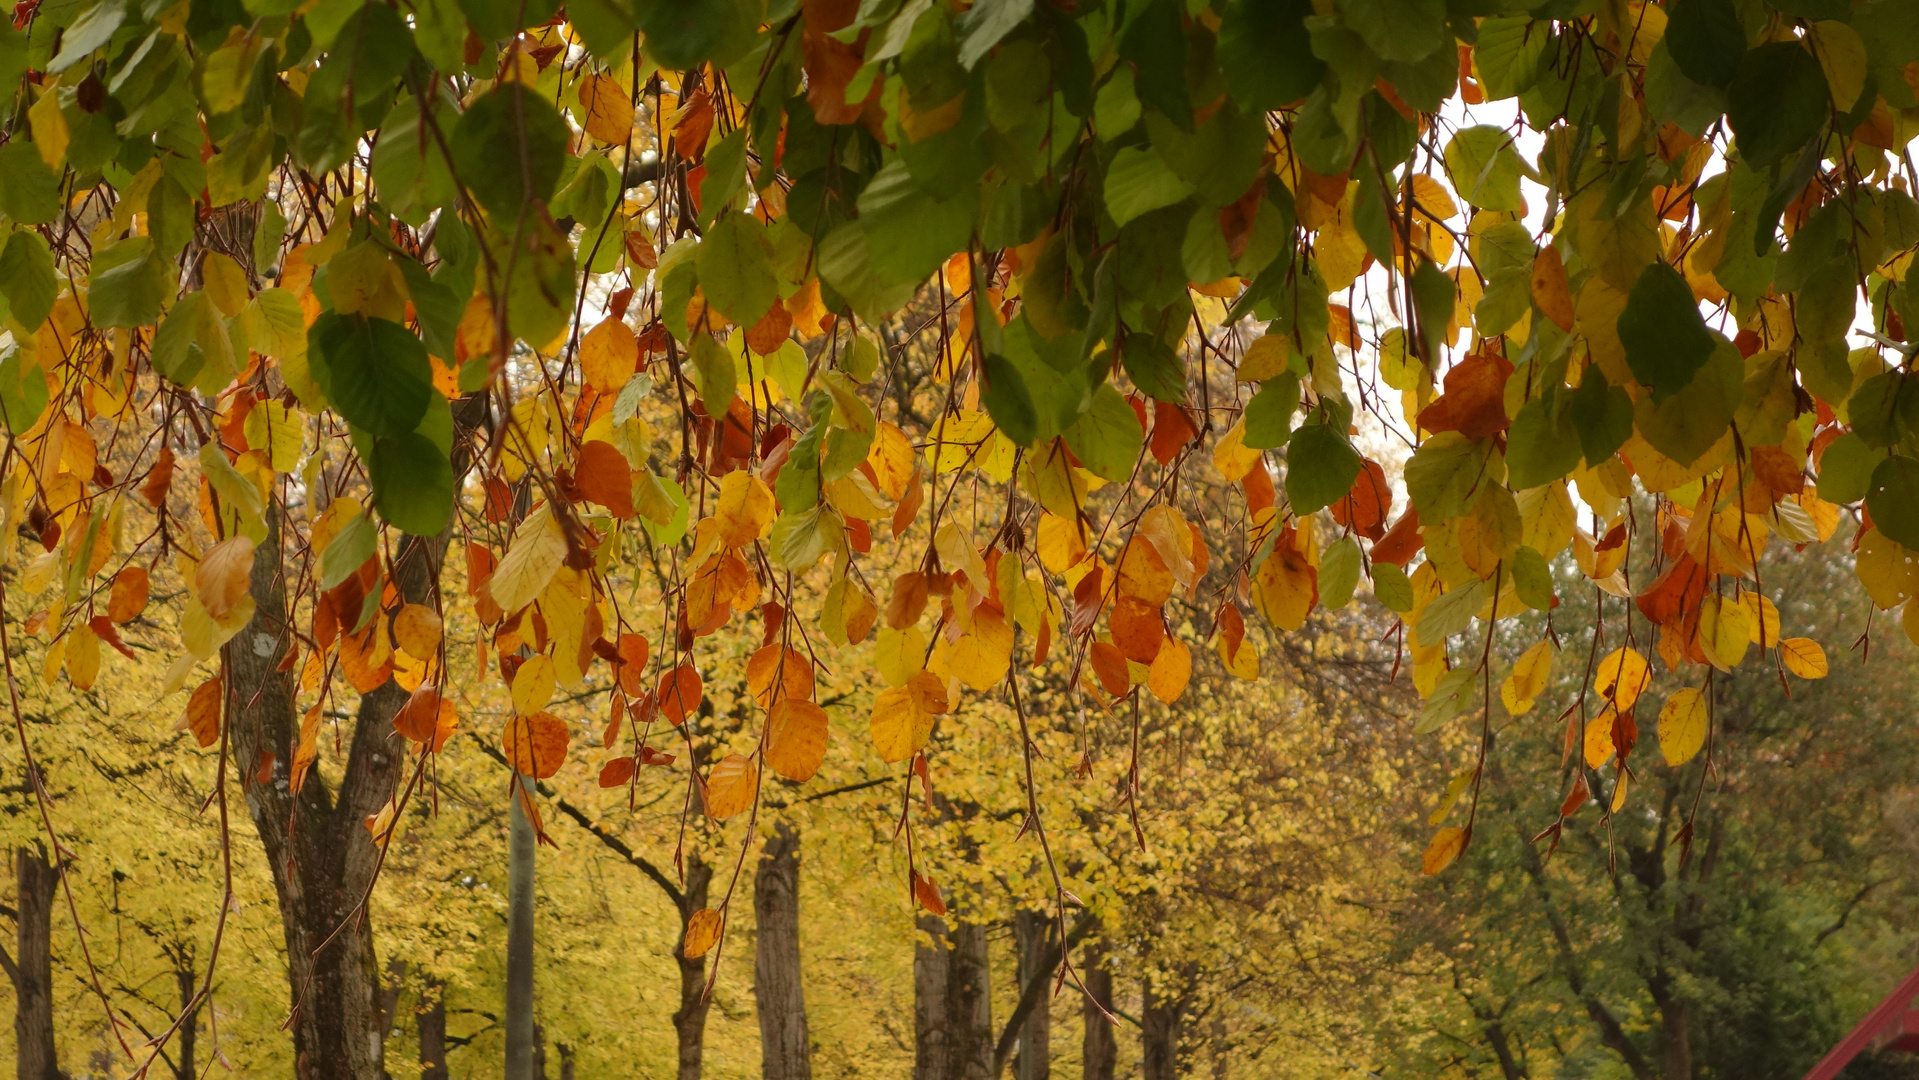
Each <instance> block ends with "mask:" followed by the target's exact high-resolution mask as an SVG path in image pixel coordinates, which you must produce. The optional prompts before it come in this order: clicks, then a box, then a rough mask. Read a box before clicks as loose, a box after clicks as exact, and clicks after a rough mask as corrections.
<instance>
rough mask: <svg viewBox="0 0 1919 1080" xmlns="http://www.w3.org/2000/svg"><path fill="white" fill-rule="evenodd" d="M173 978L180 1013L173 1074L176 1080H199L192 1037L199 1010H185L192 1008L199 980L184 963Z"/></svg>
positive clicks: (193, 1036)
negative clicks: (177, 989)
mask: <svg viewBox="0 0 1919 1080" xmlns="http://www.w3.org/2000/svg"><path fill="white" fill-rule="evenodd" d="M173 978H174V981H175V982H177V983H178V984H179V986H180V1014H181V1015H180V1035H179V1039H178V1042H177V1043H176V1044H175V1045H176V1046H177V1047H178V1049H177V1050H176V1051H175V1053H174V1060H175V1061H176V1064H175V1065H174V1067H173V1075H174V1076H175V1077H176V1078H177V1080H200V1077H199V1073H198V1072H197V1071H195V1067H194V1060H193V1059H194V1055H195V1053H196V1047H195V1046H194V1038H195V1036H196V1034H197V1032H196V1031H195V1030H194V1029H195V1028H197V1027H198V1026H199V1020H200V1017H199V1015H198V1012H199V1010H197V1009H195V1010H194V1011H193V1012H188V1011H187V1010H188V1009H192V1008H193V998H194V995H195V994H197V993H199V990H200V980H198V979H196V978H194V975H193V968H192V967H191V966H188V965H184V964H183V965H181V966H180V967H179V968H177V969H176V970H175V971H174V972H173Z"/></svg>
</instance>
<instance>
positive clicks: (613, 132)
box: [580, 75, 633, 145]
mask: <svg viewBox="0 0 1919 1080" xmlns="http://www.w3.org/2000/svg"><path fill="white" fill-rule="evenodd" d="M580 105H581V106H582V108H583V110H584V111H585V113H586V115H585V117H584V118H582V119H581V121H580V126H581V127H583V128H585V129H586V133H587V134H588V135H591V136H593V137H594V138H596V139H598V140H600V141H601V142H605V143H614V144H616V145H623V144H625V142H626V140H627V137H628V136H630V135H632V134H633V102H632V101H631V100H629V99H628V97H627V94H626V91H625V90H623V89H621V88H620V83H619V80H617V79H612V78H608V77H607V76H605V75H588V76H587V77H586V78H584V79H581V80H580Z"/></svg>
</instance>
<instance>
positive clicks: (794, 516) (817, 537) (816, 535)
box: [766, 504, 846, 573]
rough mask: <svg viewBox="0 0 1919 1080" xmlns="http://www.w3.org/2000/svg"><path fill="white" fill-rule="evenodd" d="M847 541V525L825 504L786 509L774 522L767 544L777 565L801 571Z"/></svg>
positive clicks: (810, 567)
mask: <svg viewBox="0 0 1919 1080" xmlns="http://www.w3.org/2000/svg"><path fill="white" fill-rule="evenodd" d="M845 543H846V524H845V522H843V521H842V520H840V516H839V514H838V513H837V512H835V511H834V510H833V508H832V507H830V506H826V505H824V504H821V505H818V506H814V507H812V508H811V509H808V510H802V511H800V512H798V513H795V512H793V511H790V510H789V511H788V512H786V513H784V514H781V515H780V516H779V519H778V520H776V521H774V522H773V532H772V534H771V535H769V536H768V537H767V542H766V547H767V551H768V553H769V554H770V555H771V556H772V559H773V562H774V564H775V565H777V566H783V567H785V568H786V569H788V570H791V571H793V572H794V573H804V572H805V571H807V570H811V569H812V568H813V565H814V564H815V563H817V562H819V561H820V559H821V558H823V557H825V555H826V553H827V552H829V551H833V550H836V549H838V548H840V547H841V546H843V545H844V544H845Z"/></svg>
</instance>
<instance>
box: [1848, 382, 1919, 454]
mask: <svg viewBox="0 0 1919 1080" xmlns="http://www.w3.org/2000/svg"><path fill="white" fill-rule="evenodd" d="M1846 418H1847V419H1848V420H1850V421H1852V430H1853V434H1855V435H1857V436H1859V438H1860V439H1861V440H1862V441H1863V442H1864V443H1865V444H1866V445H1867V446H1874V447H1879V448H1882V449H1883V448H1887V447H1891V446H1895V445H1897V444H1899V443H1901V442H1903V441H1905V439H1906V438H1907V436H1909V435H1911V434H1912V433H1913V432H1914V431H1915V430H1919V427H1915V424H1916V423H1919V384H1915V382H1914V381H1913V377H1912V376H1909V375H1906V374H1905V373H1904V372H1900V371H1884V372H1880V373H1879V374H1877V375H1874V376H1872V377H1871V378H1869V379H1867V380H1865V381H1864V382H1862V383H1860V384H1859V389H1857V390H1854V391H1853V392H1852V397H1851V398H1849V399H1847V401H1846Z"/></svg>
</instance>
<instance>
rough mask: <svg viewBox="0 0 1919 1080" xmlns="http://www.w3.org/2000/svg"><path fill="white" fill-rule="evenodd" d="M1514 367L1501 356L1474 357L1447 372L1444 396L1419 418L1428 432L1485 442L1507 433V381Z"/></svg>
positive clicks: (1421, 413) (1422, 412) (1485, 354)
mask: <svg viewBox="0 0 1919 1080" xmlns="http://www.w3.org/2000/svg"><path fill="white" fill-rule="evenodd" d="M1512 373H1513V366H1512V365H1511V364H1510V363H1508V362H1507V361H1506V358H1505V357H1503V356H1494V355H1492V354H1491V353H1475V354H1473V355H1472V356H1469V357H1467V358H1466V359H1464V360H1462V361H1460V362H1459V363H1457V364H1454V365H1453V366H1452V367H1451V368H1449V369H1447V371H1446V384H1445V385H1446V392H1445V393H1444V394H1441V395H1440V397H1439V400H1437V401H1435V402H1433V403H1432V404H1431V405H1428V406H1426V408H1425V409H1424V410H1423V411H1421V412H1420V414H1419V426H1420V427H1422V428H1425V429H1426V430H1427V431H1457V432H1459V433H1460V434H1461V435H1464V436H1466V437H1467V438H1469V439H1484V438H1487V437H1488V436H1491V435H1495V434H1497V433H1499V432H1501V431H1504V430H1505V429H1506V425H1507V423H1508V421H1507V419H1506V379H1507V377H1508V376H1510V375H1511V374H1512Z"/></svg>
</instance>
